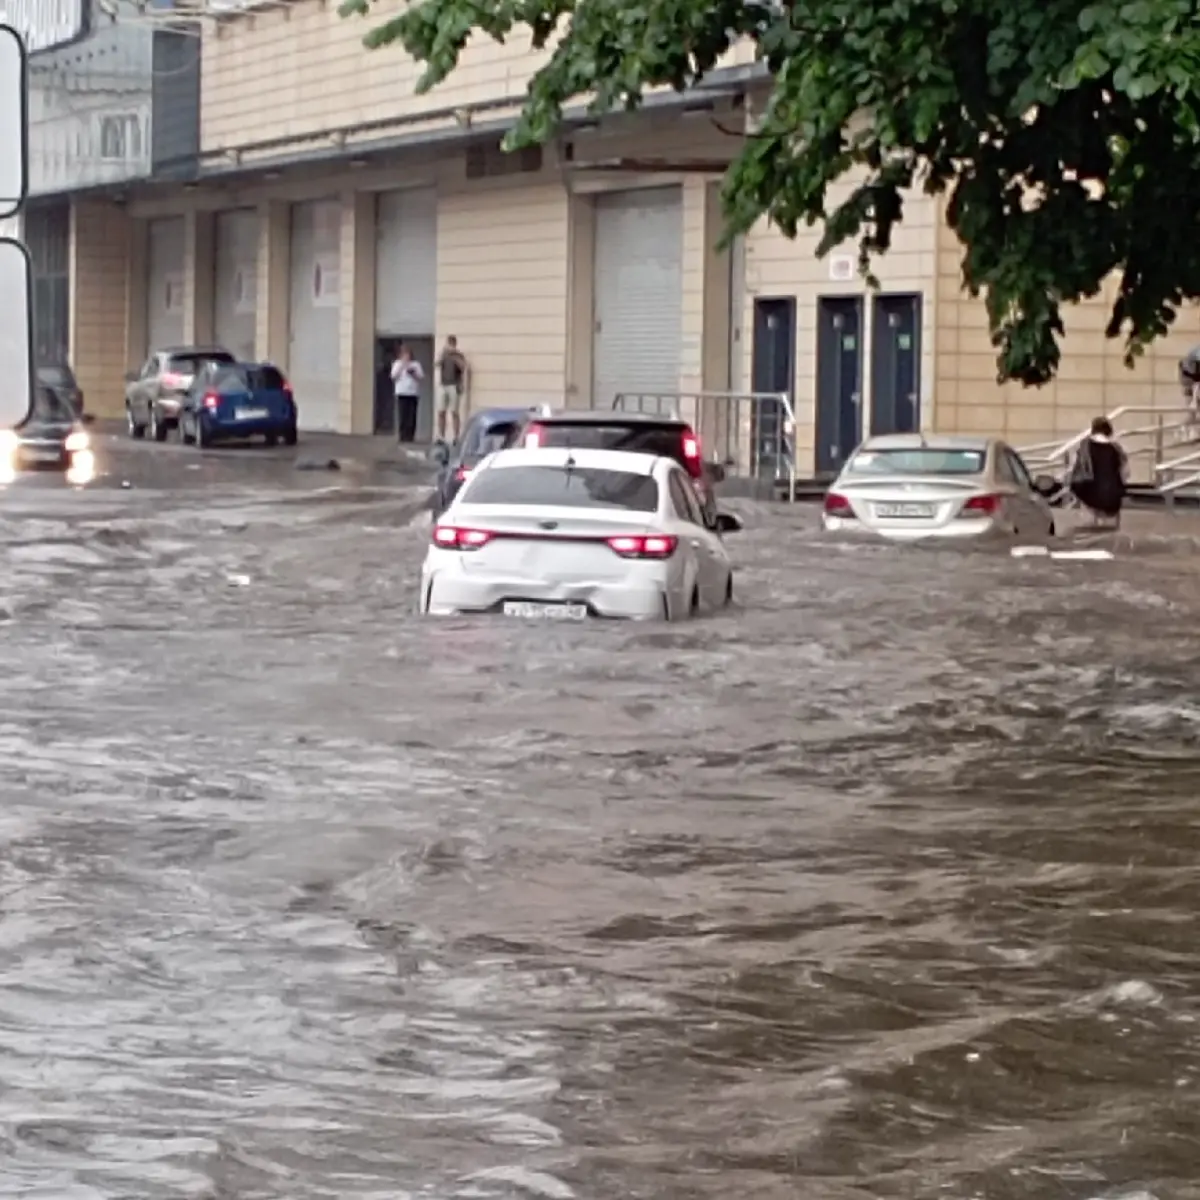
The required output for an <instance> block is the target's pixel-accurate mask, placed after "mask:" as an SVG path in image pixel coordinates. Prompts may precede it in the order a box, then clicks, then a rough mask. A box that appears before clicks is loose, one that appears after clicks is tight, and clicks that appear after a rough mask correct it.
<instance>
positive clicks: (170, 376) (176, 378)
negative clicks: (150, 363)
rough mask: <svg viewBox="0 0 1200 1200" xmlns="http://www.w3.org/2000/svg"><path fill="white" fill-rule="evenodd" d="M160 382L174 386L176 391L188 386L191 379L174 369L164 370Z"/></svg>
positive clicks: (165, 385) (163, 384)
mask: <svg viewBox="0 0 1200 1200" xmlns="http://www.w3.org/2000/svg"><path fill="white" fill-rule="evenodd" d="M159 382H160V383H161V384H162V386H163V387H165V388H174V389H175V390H176V391H180V390H181V389H183V388H185V387H187V386H188V383H189V382H190V380H189V379H188V377H187V376H186V375H178V374H176V373H175V372H174V371H164V372H163V374H162V377H161V378H160V379H159Z"/></svg>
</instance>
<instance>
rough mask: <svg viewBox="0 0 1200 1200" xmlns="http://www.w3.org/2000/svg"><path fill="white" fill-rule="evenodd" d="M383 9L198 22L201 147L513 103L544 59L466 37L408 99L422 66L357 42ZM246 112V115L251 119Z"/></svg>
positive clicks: (518, 46) (320, 9)
mask: <svg viewBox="0 0 1200 1200" xmlns="http://www.w3.org/2000/svg"><path fill="white" fill-rule="evenodd" d="M386 15H387V14H386V13H385V12H384V11H381V10H378V9H376V10H373V11H372V14H371V17H370V18H361V17H352V18H343V17H340V16H339V15H338V5H337V4H335V3H330V2H327V0H293V2H292V3H288V4H286V5H279V6H277V7H275V6H273V7H270V8H264V9H259V10H257V11H254V12H252V13H249V14H246V15H242V16H237V17H231V18H227V19H225V20H223V21H221V22H206V23H205V29H204V40H203V61H204V71H203V79H202V101H201V145H202V147H203V149H205V150H207V151H213V150H224V149H228V148H232V147H236V146H243V145H246V144H253V143H258V142H262V141H268V140H271V139H275V138H290V137H302V136H303V135H306V134H311V133H314V132H320V131H324V130H330V129H339V128H345V127H348V126H354V125H359V124H364V123H369V122H379V121H385V120H392V119H405V120H407V119H412V118H416V117H419V116H420V115H421V114H427V113H433V112H437V111H439V110H442V111H445V110H449V109H456V108H462V109H464V110H467V109H471V108H472V107H474V106H477V105H480V104H494V103H496V102H498V101H501V100H505V99H507V100H511V101H512V107H513V108H515V107H516V106H517V105H518V104H519V103H520V102H521V101H522V100H523V99H524V97H525V93H526V89H527V86H528V83H529V78H530V76H531V75H532V74H533V72H534V71H536V70H537V69H538V67H540V66H541V65H542V64H543V63H544V62H545V61H546V58H547V54H546V53H544V52H542V53H535V52H534V51H532V50H531V49H530V47H529V42H528V38H527V37H525V36H517V37H514V38H513V39H512V40H511V41H510V42H509V43H508V44H507V45H504V46H499V45H497V44H496V43H494V42H492V41H491V40H490V39H486V38H475V39H473V40H472V41H471V42H470V43H469V44H468V45H467V47H466V49H465V50H464V52H463V54H462V57H461V60H460V62H459V65H458V68H457V69H456V70H455V72H454V73H453V75H451V77H450V78H449V79H448V80H447V81H446V82H445V83H444V84H442V85H441V86H440V87H438V88H436V89H435V90H434V91H432V92H430V93H427V94H426V95H417V94H416V84H417V81H418V79H419V78H420V75H421V70H422V68H421V67H420V66H419V65H418V64H416V63H414V62H413V61H412V60H411V59H410V58H409V57H408V56H407V55H406V54H405V53H404V51H403V50H402V49H400V48H387V49H381V50H373V51H369V50H367V49H366V48H365V47H364V46H363V44H362V39H363V37H364V36H365V35H366V34H367V32H368V31H369V30H370V29H371V28H372V27H373V26H374V25H376V24H378V23H379V22H380V21H382V20H383V19H385V17H386ZM752 57H753V55H752V47H751V46H749V45H746V46H739V47H738V48H737V49H736V51H735V52H734V53H732V54H731V55H730V56H729V60H728V61H729V63H730V64H734V63H748V62H750V61H752ZM265 62H269V63H270V64H271V69H270V70H269V71H264V70H263V69H262V64H263V63H265ZM247 113H253V114H254V119H253V120H252V121H248V120H247ZM449 123H451V124H452V123H453V122H449ZM363 136H364V137H370V136H375V137H378V136H380V135H379V134H378V132H376V133H375V134H374V135H371V134H369V133H365V134H364V135H363Z"/></svg>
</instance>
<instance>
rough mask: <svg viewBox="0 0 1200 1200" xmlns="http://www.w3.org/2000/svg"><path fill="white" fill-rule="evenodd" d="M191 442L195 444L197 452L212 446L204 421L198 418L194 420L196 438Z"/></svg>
mask: <svg viewBox="0 0 1200 1200" xmlns="http://www.w3.org/2000/svg"><path fill="white" fill-rule="evenodd" d="M192 440H193V441H194V442H195V443H196V448H197V449H199V450H203V449H204V448H205V447H206V446H211V445H212V438H211V436H210V435H209V433H208V430H207V429H206V428H205V426H204V421H203V420H202V419H201V418H200V417H197V418H196V436H195V437H194V438H193V439H192Z"/></svg>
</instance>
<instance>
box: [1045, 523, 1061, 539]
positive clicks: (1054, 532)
mask: <svg viewBox="0 0 1200 1200" xmlns="http://www.w3.org/2000/svg"><path fill="white" fill-rule="evenodd" d="M1046 536H1047V537H1049V538H1055V537H1058V526H1057V525H1055V523H1054V522H1053V521H1051V522H1050V528H1049V529H1047V530H1046Z"/></svg>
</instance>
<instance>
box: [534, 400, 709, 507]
mask: <svg viewBox="0 0 1200 1200" xmlns="http://www.w3.org/2000/svg"><path fill="white" fill-rule="evenodd" d="M512 444H513V445H516V446H578V447H579V448H580V449H587V450H625V451H628V452H631V453H634V454H653V455H654V456H655V457H656V458H673V459H674V460H675V461H676V462H677V463H679V465H680V466H681V467H683V469H684V470H685V471H686V472H687V473H688V475H690V476H691V479H692V484H693V485H694V487H695V489H696V494H697V495H698V496H699V497H700V507H701V509H702V511H703V513H704V520H705V523H706V524H707V525H708V527H709V528H710V529H715V528H716V524H717V496H716V490H715V485H716V484H718V483H720V482H721V480H722V479H724V478H725V468H724V467H722V466H721V465H720V464H719V463H710V462H705V461H704V458H703V457H702V455H701V453H700V439H699V438H698V437H697V436H696V433H695V430H693V429H692V427H691V426H690V425H689V424H688V423H687V422H686V421H684V420H682V419H680V418H679V417H664V416H660V415H658V414H654V413H636V412H621V411H620V410H618V409H603V410H593V411H588V410H581V411H579V412H572V411H570V410H569V409H567V410H563V411H561V412H552V413H538V414H535V415H534V416H531V417H530V418H529V420H528V421H527V422H526V423H525V425H524V426H523V427H522V428H521V429H520V431H519V432H518V434H517V435H516V436H515V437H514V438H513V440H512Z"/></svg>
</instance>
